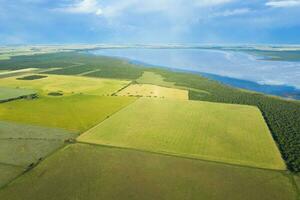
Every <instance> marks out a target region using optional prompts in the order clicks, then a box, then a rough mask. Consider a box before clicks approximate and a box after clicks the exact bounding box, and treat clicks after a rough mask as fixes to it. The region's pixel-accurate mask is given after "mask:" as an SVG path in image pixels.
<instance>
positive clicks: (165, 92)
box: [117, 84, 189, 100]
mask: <svg viewBox="0 0 300 200" xmlns="http://www.w3.org/2000/svg"><path fill="white" fill-rule="evenodd" d="M117 95H118V96H140V97H152V98H153V97H155V98H163V99H165V98H166V99H181V100H188V98H189V92H188V91H187V90H180V89H176V88H167V87H161V86H157V85H149V84H133V85H130V86H128V87H126V88H125V89H123V90H121V91H120V92H118V93H117Z"/></svg>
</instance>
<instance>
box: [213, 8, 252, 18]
mask: <svg viewBox="0 0 300 200" xmlns="http://www.w3.org/2000/svg"><path fill="white" fill-rule="evenodd" d="M249 12H251V10H250V9H249V8H238V9H234V10H225V11H224V12H220V13H215V14H214V15H213V17H229V16H234V15H244V14H247V13H249Z"/></svg>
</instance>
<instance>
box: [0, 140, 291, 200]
mask: <svg viewBox="0 0 300 200" xmlns="http://www.w3.org/2000/svg"><path fill="white" fill-rule="evenodd" d="M0 199H10V200H19V199H32V200H40V199H47V200H74V199H77V200H86V199H89V200H96V199H97V200H98V199H106V200H112V199H123V200H126V199H128V200H148V199H149V200H150V199H160V200H169V199H172V200H182V199H185V200H198V199H211V200H224V199H231V200H240V199H243V200H256V199H263V200H274V199H276V200H295V199H296V191H295V188H294V185H293V184H292V183H290V179H289V177H288V175H285V174H284V173H282V172H275V171H268V170H259V169H251V168H243V167H232V166H228V165H222V164H216V163H211V162H202V161H199V160H190V159H183V158H177V157H172V156H163V155H158V154H151V153H143V152H138V151H133V150H124V149H115V148H105V147H99V146H95V145H82V144H74V145H70V146H68V147H66V148H65V149H63V150H60V151H59V152H57V153H55V154H53V155H52V156H50V157H49V158H48V159H46V160H45V161H43V162H42V163H41V164H40V165H38V166H37V167H36V168H34V169H33V170H32V171H30V172H29V173H27V174H25V175H24V176H22V177H20V178H18V179H17V180H15V181H14V182H12V183H11V184H10V185H8V186H7V187H6V188H4V189H3V190H2V191H0Z"/></svg>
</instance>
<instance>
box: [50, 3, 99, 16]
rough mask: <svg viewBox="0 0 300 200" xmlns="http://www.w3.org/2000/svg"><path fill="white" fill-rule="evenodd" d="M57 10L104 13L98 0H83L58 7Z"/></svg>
mask: <svg viewBox="0 0 300 200" xmlns="http://www.w3.org/2000/svg"><path fill="white" fill-rule="evenodd" d="M56 10H58V11H62V12H68V13H79V14H96V15H101V14H102V13H103V11H102V8H101V5H100V4H99V3H98V1H97V0H81V1H79V2H75V3H73V4H70V5H66V6H62V7H60V8H57V9H56Z"/></svg>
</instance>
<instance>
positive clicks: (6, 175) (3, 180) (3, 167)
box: [0, 163, 24, 188]
mask: <svg viewBox="0 0 300 200" xmlns="http://www.w3.org/2000/svg"><path fill="white" fill-rule="evenodd" d="M23 172H24V168H23V167H18V166H13V165H7V164H1V163H0V188H1V187H3V186H4V185H5V184H7V183H8V182H9V181H11V180H12V179H14V178H15V177H17V176H19V175H20V174H22V173H23Z"/></svg>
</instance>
